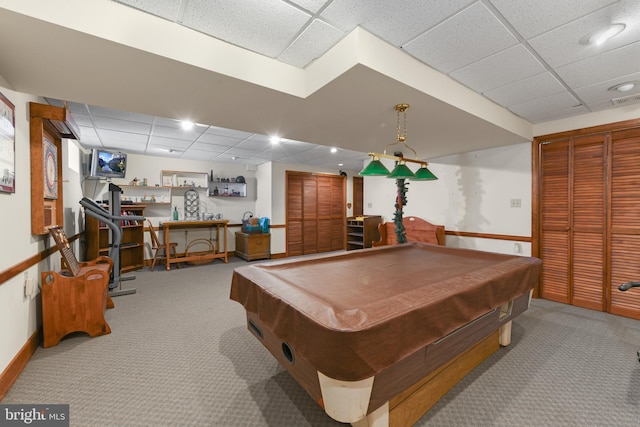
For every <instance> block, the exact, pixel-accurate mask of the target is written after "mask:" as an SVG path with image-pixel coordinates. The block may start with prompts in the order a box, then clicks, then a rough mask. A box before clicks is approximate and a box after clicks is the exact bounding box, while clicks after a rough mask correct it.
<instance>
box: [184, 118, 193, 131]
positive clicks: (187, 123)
mask: <svg viewBox="0 0 640 427" xmlns="http://www.w3.org/2000/svg"><path fill="white" fill-rule="evenodd" d="M194 125H195V124H194V123H193V122H190V121H189V120H182V121H181V122H180V126H181V127H182V129H183V130H191V129H193V126H194Z"/></svg>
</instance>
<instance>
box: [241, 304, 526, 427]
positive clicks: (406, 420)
mask: <svg viewBox="0 0 640 427" xmlns="http://www.w3.org/2000/svg"><path fill="white" fill-rule="evenodd" d="M530 297H531V292H528V293H526V294H524V295H521V296H519V297H517V298H514V299H513V300H512V301H510V302H508V303H507V304H504V305H503V306H501V307H497V308H495V309H493V310H491V311H489V312H488V313H486V314H485V315H483V316H481V317H480V318H478V319H475V320H474V321H472V322H470V323H468V324H467V325H465V326H463V327H461V328H459V329H457V330H455V331H453V332H452V333H450V334H448V335H447V336H445V337H443V338H441V339H439V340H438V341H436V342H434V343H432V344H431V345H429V346H427V348H425V349H424V351H418V352H416V353H414V354H413V355H411V356H410V357H408V358H406V359H405V360H404V361H402V362H401V363H400V364H397V365H394V366H392V367H390V368H389V369H387V370H385V371H383V372H382V373H381V374H379V375H377V376H376V377H375V378H374V377H371V378H367V379H365V380H360V381H340V380H334V379H331V378H328V377H326V376H325V375H323V374H322V373H320V372H318V371H317V370H316V369H315V367H313V366H312V365H311V364H310V363H309V362H307V361H306V360H304V359H302V358H297V359H295V360H293V361H291V360H289V359H288V358H287V356H288V355H287V354H285V352H284V351H283V347H282V340H281V339H279V338H278V337H276V336H275V334H274V333H273V332H272V331H270V330H269V328H267V327H266V325H264V324H263V323H262V322H261V321H260V320H259V318H258V317H257V316H256V315H255V313H251V312H247V327H248V329H249V331H251V333H253V334H254V335H255V336H256V337H257V338H258V339H259V340H260V341H261V342H262V344H263V345H264V346H265V347H266V348H267V349H268V350H269V352H270V353H271V354H272V355H273V356H274V357H275V358H276V359H277V360H278V362H279V363H280V364H281V365H282V366H283V367H284V368H285V369H287V371H288V372H289V373H290V374H291V376H293V377H294V378H295V379H296V381H297V382H298V383H299V384H300V385H301V386H302V387H303V388H304V389H305V390H306V391H307V393H308V394H309V395H310V396H311V397H312V398H313V399H314V400H315V401H316V402H317V403H318V404H319V405H320V406H321V407H322V408H323V409H324V410H325V412H326V413H327V414H328V415H329V416H330V417H331V418H333V419H335V420H337V421H341V422H346V423H351V424H352V425H353V426H354V427H387V426H392V427H398V426H411V425H413V424H414V423H415V422H416V421H417V420H418V419H419V418H420V417H422V416H423V415H424V414H425V413H426V412H427V411H428V410H429V409H430V408H431V407H432V406H433V405H434V404H435V403H436V402H437V401H438V400H439V399H440V398H441V397H442V396H444V395H445V394H446V393H447V392H448V391H449V390H450V389H451V388H452V387H453V386H454V385H455V384H457V383H458V382H459V381H460V380H461V379H462V378H464V377H465V376H466V375H467V374H468V373H469V372H471V371H472V370H473V369H474V368H475V367H476V366H478V365H479V364H480V363H482V362H483V361H484V360H485V359H486V358H487V357H489V356H490V355H491V354H492V353H494V352H495V351H497V350H498V348H499V347H500V346H501V345H502V346H507V345H509V344H510V342H511V321H512V319H513V318H515V317H516V316H517V315H519V314H521V313H522V312H524V311H526V310H527V309H528V307H529V302H530ZM390 389H391V390H392V391H391V392H390V391H389V390H390ZM389 395H391V396H392V397H391V398H389Z"/></svg>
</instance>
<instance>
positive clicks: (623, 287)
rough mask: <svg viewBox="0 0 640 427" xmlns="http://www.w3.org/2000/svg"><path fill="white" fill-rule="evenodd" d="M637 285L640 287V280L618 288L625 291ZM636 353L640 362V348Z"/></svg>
mask: <svg viewBox="0 0 640 427" xmlns="http://www.w3.org/2000/svg"><path fill="white" fill-rule="evenodd" d="M637 287H640V282H627V283H623V284H622V285H620V286H618V289H619V290H621V291H623V292H624V291H628V290H629V289H631V288H637ZM636 355H637V356H638V362H640V350H638V351H637V352H636Z"/></svg>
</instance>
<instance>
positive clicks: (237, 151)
mask: <svg viewBox="0 0 640 427" xmlns="http://www.w3.org/2000/svg"><path fill="white" fill-rule="evenodd" d="M225 154H230V155H232V156H239V157H253V155H254V154H256V150H249V149H247V148H238V147H231V148H229V149H228V150H227V151H225Z"/></svg>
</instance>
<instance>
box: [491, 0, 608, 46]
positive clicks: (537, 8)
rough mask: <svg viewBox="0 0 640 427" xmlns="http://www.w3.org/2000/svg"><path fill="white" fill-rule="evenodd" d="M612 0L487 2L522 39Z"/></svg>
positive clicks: (589, 11)
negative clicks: (491, 4)
mask: <svg viewBox="0 0 640 427" xmlns="http://www.w3.org/2000/svg"><path fill="white" fill-rule="evenodd" d="M615 2H616V0H562V1H548V0H527V1H514V0H491V3H493V5H494V6H495V7H496V9H498V10H499V11H500V13H501V14H502V15H504V17H505V18H506V19H507V20H508V21H509V22H510V23H511V25H513V27H514V28H515V29H516V31H518V33H520V35H521V36H522V37H524V38H525V39H530V38H532V37H534V36H537V35H538V34H542V33H544V32H546V31H549V30H550V29H552V28H556V27H558V26H560V25H563V24H565V23H567V22H570V21H573V20H575V19H578V18H580V17H581V16H584V15H586V14H588V13H591V12H593V11H596V10H598V9H600V8H602V7H604V6H607V5H609V4H612V3H615Z"/></svg>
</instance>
